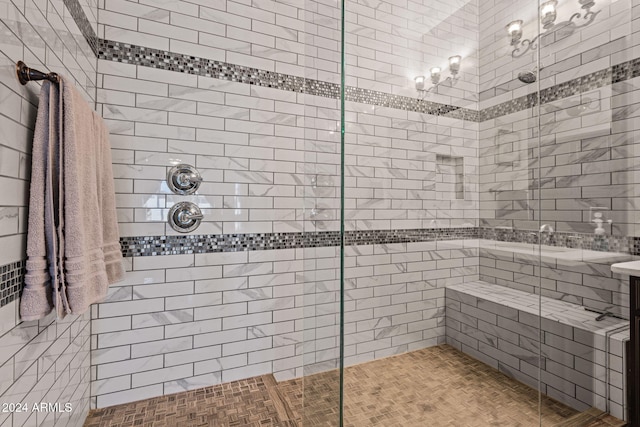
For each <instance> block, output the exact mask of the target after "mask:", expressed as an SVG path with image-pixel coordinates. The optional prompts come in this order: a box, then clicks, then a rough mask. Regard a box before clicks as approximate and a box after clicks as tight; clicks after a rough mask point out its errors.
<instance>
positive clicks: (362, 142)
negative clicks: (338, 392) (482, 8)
mask: <svg viewBox="0 0 640 427" xmlns="http://www.w3.org/2000/svg"><path fill="white" fill-rule="evenodd" d="M478 3H479V2H478V1H461V0H456V1H447V2H444V1H428V2H425V3H424V4H420V3H414V2H397V1H379V2H375V4H373V3H369V2H347V3H346V12H345V61H346V72H345V80H346V82H345V91H346V99H345V109H344V114H345V135H344V157H345V158H344V180H345V189H344V203H345V212H344V216H343V217H342V219H343V225H344V228H345V239H346V246H345V269H344V282H343V286H344V334H345V337H344V352H345V358H344V364H345V366H346V367H345V370H344V422H345V425H354V426H363V425H372V424H375V423H385V422H386V423H388V424H392V423H394V422H395V425H434V426H435V425H440V424H444V420H443V419H442V418H438V416H439V415H437V413H438V411H436V410H435V408H436V407H437V402H440V401H442V400H444V399H451V395H448V393H451V392H452V391H453V392H455V390H456V389H457V390H458V391H459V390H461V388H460V385H459V384H457V385H453V386H452V387H451V388H449V387H448V386H447V387H436V382H434V380H433V375H434V372H438V369H437V368H436V365H437V364H438V363H442V362H444V363H447V360H448V359H447V358H448V357H455V358H457V359H456V361H457V362H460V363H462V357H463V356H462V353H461V352H460V351H459V350H461V349H462V348H463V347H465V348H466V344H464V342H467V341H466V337H467V336H469V337H472V336H475V335H477V319H476V320H475V322H474V320H473V319H471V318H467V317H466V316H467V314H465V313H463V312H461V304H460V303H459V302H458V303H457V304H455V303H454V304H453V306H456V307H457V313H458V315H457V319H458V320H452V322H451V325H453V326H452V327H451V334H452V335H451V337H452V338H451V340H450V341H449V343H450V344H451V345H450V346H446V345H445V344H446V343H447V336H448V332H449V330H448V329H447V328H449V327H450V324H449V323H448V321H447V323H445V301H446V296H447V291H448V289H447V288H448V287H454V288H455V287H460V288H461V292H463V291H464V290H465V289H466V288H465V286H468V285H469V284H470V283H475V282H477V281H478V279H479V257H478V239H477V234H478V226H479V183H478V172H479V171H478V149H479V146H478V132H479V129H480V124H479V123H478V119H479V114H478V97H477V94H478V78H479V77H478V76H479V52H478V40H479V28H478V21H479V19H480V16H479V10H478ZM459 298H464V297H459ZM453 316H456V314H455V313H454V314H453ZM463 318H464V319H466V320H467V321H468V323H464V320H462V319H463ZM461 329H464V332H461V331H460V330H461ZM465 334H466V335H465ZM463 335H464V337H463ZM454 337H455V338H454ZM471 341H474V342H475V344H473V345H472V346H471V347H470V350H469V352H474V351H477V345H478V344H477V343H478V339H477V337H474V338H469V341H468V342H471ZM474 346H475V347H474ZM454 347H456V348H457V349H458V351H457V350H455V349H454ZM452 355H453V356H452ZM389 356H396V357H392V358H390V357H389ZM454 363H455V361H454ZM440 373H441V375H446V373H444V371H441V372H440ZM424 396H428V397H427V398H425V397H424ZM460 399H462V396H460ZM452 400H455V397H454V398H453V399H452ZM450 409H451V410H453V411H457V409H455V408H450Z"/></svg>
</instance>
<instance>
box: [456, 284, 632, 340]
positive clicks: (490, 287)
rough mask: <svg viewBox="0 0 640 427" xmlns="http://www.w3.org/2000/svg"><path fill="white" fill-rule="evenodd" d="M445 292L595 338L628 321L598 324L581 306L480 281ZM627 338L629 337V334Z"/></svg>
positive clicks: (608, 320)
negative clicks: (519, 313) (587, 333)
mask: <svg viewBox="0 0 640 427" xmlns="http://www.w3.org/2000/svg"><path fill="white" fill-rule="evenodd" d="M447 289H451V290H453V291H457V292H461V293H464V294H467V295H471V296H473V297H476V298H479V299H483V300H485V301H491V302H494V303H496V304H501V305H504V306H507V307H511V308H515V309H517V310H520V311H524V312H527V313H530V314H533V315H536V316H537V315H539V314H541V315H542V317H543V318H545V319H549V320H552V321H556V322H560V323H563V324H565V325H569V326H572V327H575V328H579V329H583V330H586V331H590V332H593V333H595V334H598V335H605V334H606V333H607V332H608V331H612V330H614V329H618V328H620V327H623V326H625V325H629V321H628V320H622V319H618V318H615V317H605V318H604V319H603V320H601V321H596V320H595V319H596V317H597V316H598V314H597V313H593V312H590V311H587V310H585V309H584V307H582V306H579V305H577V304H574V303H571V302H566V301H560V300H557V299H553V298H549V297H545V296H540V295H536V294H530V293H528V292H524V291H520V290H518V289H511V288H507V287H505V286H501V285H496V284H493V283H487V282H483V281H474V282H468V283H463V284H459V285H451V286H448V287H447ZM626 335H627V336H628V335H629V333H628V331H627V333H626ZM623 336H624V334H623Z"/></svg>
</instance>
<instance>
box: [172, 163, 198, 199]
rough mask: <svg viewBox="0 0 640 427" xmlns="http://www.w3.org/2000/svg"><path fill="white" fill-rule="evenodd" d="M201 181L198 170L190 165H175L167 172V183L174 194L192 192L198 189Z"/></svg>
mask: <svg viewBox="0 0 640 427" xmlns="http://www.w3.org/2000/svg"><path fill="white" fill-rule="evenodd" d="M201 183H202V176H201V175H200V172H198V170H197V169H196V168H195V167H193V166H191V165H186V164H181V165H177V166H174V167H172V168H171V169H169V172H168V173H167V185H168V186H169V189H170V190H171V191H173V192H174V193H176V194H182V195H189V194H193V193H195V192H196V191H198V188H199V187H200V184H201Z"/></svg>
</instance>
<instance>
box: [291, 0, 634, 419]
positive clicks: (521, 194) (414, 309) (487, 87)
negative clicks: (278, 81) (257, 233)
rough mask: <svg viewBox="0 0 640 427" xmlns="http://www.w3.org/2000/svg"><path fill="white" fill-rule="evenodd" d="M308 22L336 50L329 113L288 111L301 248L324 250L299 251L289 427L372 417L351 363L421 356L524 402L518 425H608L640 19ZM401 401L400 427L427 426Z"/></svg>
mask: <svg viewBox="0 0 640 427" xmlns="http://www.w3.org/2000/svg"><path fill="white" fill-rule="evenodd" d="M314 5H315V6H314V7H313V8H312V7H311V6H308V12H309V13H311V14H313V18H312V19H311V22H312V23H311V24H309V25H311V26H313V28H314V31H316V30H317V34H324V36H326V37H327V39H328V40H325V42H326V43H327V44H329V43H331V44H333V46H334V47H338V45H339V46H340V49H339V51H340V52H339V55H331V56H330V57H329V58H325V59H331V60H334V61H336V60H339V67H338V68H337V69H333V70H332V71H335V72H334V73H328V72H327V73H323V72H322V71H319V72H317V73H316V74H315V78H318V79H319V80H327V76H329V77H330V78H329V80H330V85H331V87H330V88H329V89H330V90H332V91H334V93H335V94H336V95H338V96H337V98H338V99H336V100H327V99H324V100H319V99H318V98H317V97H314V96H312V95H308V93H309V91H307V95H305V103H306V105H307V106H308V108H307V110H306V111H305V129H306V131H307V132H306V135H305V137H306V138H305V156H306V157H305V171H304V173H305V183H304V195H303V196H304V205H305V209H304V213H303V215H304V219H305V222H304V223H305V226H304V231H305V234H306V235H307V236H308V238H310V239H326V240H329V241H330V242H331V244H330V245H318V247H314V248H308V249H305V254H304V257H305V272H304V283H305V293H304V305H305V318H304V322H303V323H304V325H303V328H304V332H305V335H304V337H305V340H304V350H303V353H304V369H303V374H304V377H303V380H302V381H303V385H304V411H303V412H304V416H303V418H304V419H303V423H304V421H305V420H306V421H307V422H309V423H310V424H311V425H316V424H314V423H320V424H322V423H323V422H325V424H323V425H338V424H340V425H342V424H344V425H362V423H363V422H364V421H363V420H369V421H370V422H371V423H374V421H375V422H378V421H379V420H384V417H385V414H386V413H389V411H390V410H391V409H390V407H389V406H388V404H389V402H394V399H395V398H397V396H389V395H388V394H385V387H382V388H380V387H377V388H376V387H374V386H371V387H372V388H371V389H367V387H369V386H368V382H367V381H369V380H370V378H369V377H367V378H365V377H363V376H362V375H363V374H362V372H360V373H358V374H356V373H355V372H356V371H355V370H350V368H349V367H351V366H355V365H359V364H362V363H365V362H371V361H375V360H381V359H383V358H386V357H388V356H394V355H399V354H405V353H407V352H413V351H419V350H422V349H426V348H433V347H437V346H448V347H442V348H447V349H449V350H447V351H451V349H452V348H453V349H455V350H456V351H458V352H461V353H464V354H466V355H468V356H470V357H471V358H473V359H477V360H479V361H481V362H483V363H484V364H486V365H488V366H490V367H491V368H492V369H495V370H497V372H500V373H501V374H504V377H501V378H505V379H506V378H511V379H514V380H516V381H517V382H518V383H523V384H526V385H527V386H529V387H531V389H532V392H533V393H535V394H536V397H535V399H537V400H538V401H539V407H538V408H536V410H535V412H536V413H535V415H534V416H532V417H531V418H529V419H528V420H527V421H526V422H525V425H529V424H526V423H527V422H528V423H530V424H531V425H533V424H536V425H537V424H538V423H539V424H540V425H555V424H556V423H557V422H558V419H556V418H554V414H556V413H558V411H559V410H558V409H557V408H558V405H559V404H558V402H560V404H561V405H560V406H562V407H563V408H566V410H567V411H568V412H567V414H568V413H570V412H571V411H573V412H575V413H579V412H583V411H586V410H587V409H589V408H591V407H595V408H598V409H599V410H601V411H604V412H606V413H610V414H612V415H614V416H615V417H617V418H620V419H625V418H626V412H627V407H626V396H625V393H626V392H627V387H626V385H625V366H626V364H627V363H628V361H627V360H625V355H624V354H625V350H624V349H625V346H626V343H627V342H628V340H629V331H628V328H629V322H628V307H629V297H628V295H629V288H628V278H627V277H626V276H623V275H619V274H614V273H612V272H611V265H612V264H614V263H617V262H623V261H629V260H632V259H634V257H635V256H636V249H635V247H634V241H635V240H634V237H633V236H635V235H637V228H638V224H639V223H640V218H638V216H637V214H636V210H637V203H638V202H637V197H638V190H637V189H636V185H635V184H636V181H637V180H638V178H637V172H636V169H637V167H636V166H635V165H634V161H635V157H636V156H635V147H636V145H635V142H634V137H635V136H636V133H637V131H638V128H639V127H638V122H637V118H636V116H637V110H638V108H637V105H638V104H637V102H638V97H637V88H636V86H637V85H638V84H640V83H638V80H637V76H638V70H637V65H636V62H637V61H636V59H635V56H634V55H635V54H634V52H635V49H636V46H635V43H636V41H635V40H634V38H633V35H634V33H633V31H634V30H633V27H632V24H633V17H634V13H635V14H637V11H638V9H639V8H640V6H634V5H632V2H631V0H618V1H602V0H600V1H588V0H559V1H555V0H551V1H546V2H532V1H524V0H522V1H515V2H513V1H507V0H492V1H479V0H475V1H474V0H470V1H467V0H454V1H447V2H444V1H433V0H427V1H425V2H413V1H402V2H395V1H394V2H385V1H377V2H369V1H358V2H345V4H344V5H343V4H340V3H335V4H331V5H322V6H320V5H318V4H315V3H314ZM341 8H342V10H341ZM322 30H325V31H324V32H323V31H322ZM318 37H320V36H318ZM315 42H316V43H315V45H314V46H313V49H312V48H310V47H307V49H310V50H313V52H314V54H316V56H315V57H314V58H313V60H312V62H313V66H314V67H316V69H317V66H318V64H319V63H320V62H321V61H322V48H319V47H318V45H319V43H318V41H317V40H315ZM312 56H313V55H312ZM634 61H636V62H634ZM311 84H313V81H312V82H311ZM320 246H322V247H320ZM419 354H421V353H416V355H419ZM416 357H418V358H419V357H422V356H416ZM425 357H426V356H425ZM389 363H392V362H389ZM372 366H373V365H372ZM376 369H378V368H376ZM383 370H384V369H380V370H379V371H378V374H377V375H379V376H380V377H384V374H385V372H383ZM435 376H437V375H434V377H435ZM396 380H397V381H398V382H400V383H402V381H403V380H402V379H396ZM405 386H406V387H407V393H408V394H407V395H406V396H409V397H411V398H415V399H416V401H415V402H406V401H405V402H404V403H406V404H407V405H408V406H407V408H409V409H408V412H409V414H408V415H406V417H405V418H404V420H405V422H406V423H407V425H413V424H411V423H412V422H413V423H415V424H419V423H420V422H423V423H427V424H428V423H429V422H431V423H432V424H431V425H437V420H438V418H437V416H436V414H435V412H437V410H438V405H440V404H441V403H442V400H439V399H441V398H442V396H440V395H439V394H437V392H435V393H434V394H431V395H420V394H419V392H418V391H416V392H415V393H414V394H411V393H412V391H410V390H409V389H408V388H409V387H410V385H409V383H405ZM447 386H451V387H455V386H456V385H455V384H444V385H442V389H443V390H445V389H446V388H447ZM487 392H491V391H490V390H487ZM363 396H364V398H363ZM406 396H405V398H406ZM358 399H359V400H358ZM362 399H365V400H362ZM405 400H406V399H405ZM409 400H410V399H409ZM350 402H352V404H351V405H350ZM363 402H366V404H363ZM385 402H386V403H385ZM396 403H397V402H394V404H396ZM485 403H486V405H487V406H486V407H485V409H486V411H487V412H494V413H499V412H501V411H502V410H503V409H501V408H503V407H504V404H505V403H507V402H505V401H501V400H500V399H496V400H495V401H492V400H490V399H489V400H487V401H486V402H485ZM363 405H364V407H363ZM563 405H564V406H563ZM434 411H435V412H434ZM465 411H467V409H466V406H465V405H464V404H462V402H461V404H460V405H459V410H458V412H459V414H458V415H460V417H461V418H460V419H464V417H465V416H467V417H468V416H473V414H471V413H467V414H465ZM560 412H561V411H560ZM567 416H569V415H567ZM498 419H499V417H498ZM478 422H480V421H478Z"/></svg>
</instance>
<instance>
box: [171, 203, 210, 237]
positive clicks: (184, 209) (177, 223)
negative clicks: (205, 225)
mask: <svg viewBox="0 0 640 427" xmlns="http://www.w3.org/2000/svg"><path fill="white" fill-rule="evenodd" d="M203 218H204V215H202V211H201V210H200V208H199V207H198V206H197V205H195V204H193V203H191V202H180V203H176V204H175V205H173V207H172V208H171V210H170V211H169V225H171V228H173V229H174V230H176V231H178V232H180V233H188V232H190V231H193V230H195V229H196V228H198V227H199V226H200V222H202V219H203Z"/></svg>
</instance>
